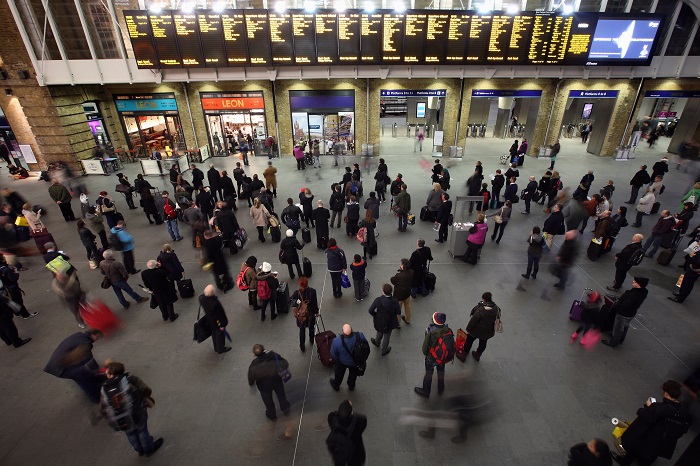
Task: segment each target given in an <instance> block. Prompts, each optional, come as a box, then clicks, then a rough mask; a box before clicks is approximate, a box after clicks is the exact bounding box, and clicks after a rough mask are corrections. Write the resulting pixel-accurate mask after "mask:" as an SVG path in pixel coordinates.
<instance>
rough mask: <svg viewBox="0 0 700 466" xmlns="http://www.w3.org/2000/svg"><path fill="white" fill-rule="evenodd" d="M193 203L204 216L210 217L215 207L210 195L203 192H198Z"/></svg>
mask: <svg viewBox="0 0 700 466" xmlns="http://www.w3.org/2000/svg"><path fill="white" fill-rule="evenodd" d="M195 203H196V204H197V206H199V210H201V211H202V213H203V214H204V215H206V216H208V217H211V214H212V213H213V212H214V207H215V203H214V198H213V197H212V195H211V193H209V192H207V191H204V190H202V191H199V193H198V194H197V196H196V197H195Z"/></svg>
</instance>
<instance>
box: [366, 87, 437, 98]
mask: <svg viewBox="0 0 700 466" xmlns="http://www.w3.org/2000/svg"><path fill="white" fill-rule="evenodd" d="M379 95H380V96H381V97H445V96H446V95H447V90H446V89H421V90H409V89H396V90H394V89H382V90H381V91H380V92H379Z"/></svg>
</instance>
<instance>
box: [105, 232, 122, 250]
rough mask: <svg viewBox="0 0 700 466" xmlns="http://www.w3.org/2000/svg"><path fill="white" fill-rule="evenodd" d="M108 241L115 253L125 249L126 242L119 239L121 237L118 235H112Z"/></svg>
mask: <svg viewBox="0 0 700 466" xmlns="http://www.w3.org/2000/svg"><path fill="white" fill-rule="evenodd" d="M107 241H108V242H109V248H110V249H112V250H114V251H121V250H123V249H124V242H123V241H122V240H121V239H119V235H117V234H116V233H111V232H110V234H109V236H107Z"/></svg>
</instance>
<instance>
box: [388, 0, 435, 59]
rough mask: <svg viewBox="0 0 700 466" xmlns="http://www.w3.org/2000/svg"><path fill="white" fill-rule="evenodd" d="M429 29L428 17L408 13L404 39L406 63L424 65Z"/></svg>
mask: <svg viewBox="0 0 700 466" xmlns="http://www.w3.org/2000/svg"><path fill="white" fill-rule="evenodd" d="M384 22H385V23H386V19H385V20H384ZM427 29H428V16H427V15H425V14H424V13H423V12H418V11H408V12H406V16H405V19H404V37H403V54H404V55H403V62H404V63H423V61H424V57H425V52H424V51H425V37H426V33H427Z"/></svg>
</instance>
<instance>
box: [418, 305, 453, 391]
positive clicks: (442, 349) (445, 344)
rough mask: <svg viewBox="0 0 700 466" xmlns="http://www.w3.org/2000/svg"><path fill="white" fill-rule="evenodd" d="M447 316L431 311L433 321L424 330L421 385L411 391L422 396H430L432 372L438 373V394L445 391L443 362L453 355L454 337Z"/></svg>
mask: <svg viewBox="0 0 700 466" xmlns="http://www.w3.org/2000/svg"><path fill="white" fill-rule="evenodd" d="M446 322H447V316H446V315H445V314H443V313H442V312H435V313H433V321H432V323H431V324H430V325H429V326H428V328H427V329H426V330H425V338H424V339H423V355H424V356H425V376H424V377H423V386H422V387H414V388H413V391H414V392H416V393H417V394H418V395H419V396H422V397H423V398H430V389H431V386H432V384H433V372H435V369H437V373H438V395H442V392H444V391H445V364H447V363H448V362H450V361H452V359H453V358H454V355H455V338H454V334H453V333H452V330H451V329H450V328H449V327H448V326H447V323H446Z"/></svg>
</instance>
